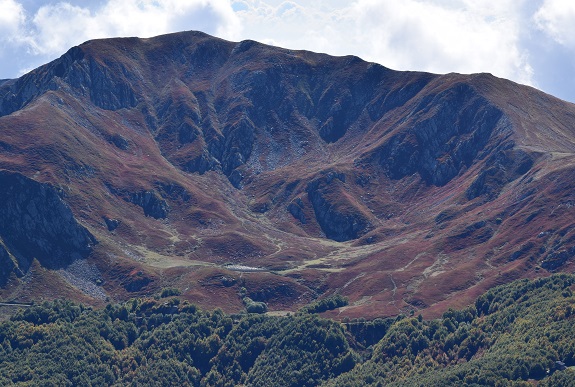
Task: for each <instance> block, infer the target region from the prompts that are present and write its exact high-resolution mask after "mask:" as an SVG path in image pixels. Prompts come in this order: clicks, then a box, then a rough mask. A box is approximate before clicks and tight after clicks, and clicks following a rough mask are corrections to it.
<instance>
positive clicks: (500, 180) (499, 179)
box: [466, 143, 534, 200]
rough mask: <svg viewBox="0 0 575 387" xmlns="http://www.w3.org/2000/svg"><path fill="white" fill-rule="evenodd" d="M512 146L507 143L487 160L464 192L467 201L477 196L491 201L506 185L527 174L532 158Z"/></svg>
mask: <svg viewBox="0 0 575 387" xmlns="http://www.w3.org/2000/svg"><path fill="white" fill-rule="evenodd" d="M513 146H514V144H513V143H509V144H508V145H507V146H505V147H504V149H503V150H501V151H500V152H497V153H496V154H494V155H492V156H491V157H490V158H489V159H488V161H487V163H485V168H484V169H482V171H481V172H480V173H479V174H478V176H477V177H476V178H475V180H473V182H472V183H471V185H470V186H469V188H468V189H467V191H466V195H467V198H468V199H469V200H472V199H475V198H477V197H479V196H484V197H485V199H486V200H493V199H495V198H497V196H499V193H500V192H501V190H502V189H503V187H505V185H506V184H508V183H510V182H512V181H514V180H515V179H517V178H519V177H520V176H522V175H524V174H526V173H527V172H529V170H530V169H531V167H532V166H533V163H534V158H533V156H532V155H529V154H527V153H526V152H524V151H522V150H520V149H514V147H513Z"/></svg>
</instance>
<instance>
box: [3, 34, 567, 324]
mask: <svg viewBox="0 0 575 387" xmlns="http://www.w3.org/2000/svg"><path fill="white" fill-rule="evenodd" d="M0 98H1V103H0V170H1V173H0V180H2V181H3V184H2V192H1V193H0V195H1V196H2V199H3V200H2V201H1V204H0V206H1V207H2V211H0V260H1V262H2V270H0V285H1V289H0V297H1V298H2V299H3V300H19V301H29V300H36V299H40V298H58V297H68V298H72V299H75V300H78V301H82V302H88V303H91V304H99V303H102V302H104V300H106V299H117V300H122V299H127V298H129V297H133V296H140V295H145V294H154V293H156V292H158V291H159V290H160V289H162V288H166V287H176V288H178V289H180V290H181V291H182V297H184V298H186V299H188V300H190V301H192V302H194V303H197V304H199V305H202V306H207V307H214V306H219V307H221V308H223V309H224V310H225V311H229V312H234V311H238V310H240V309H242V308H243V305H242V297H243V296H249V298H251V299H252V300H254V301H265V302H267V303H268V305H269V307H270V309H272V310H294V309H296V308H298V307H300V306H302V305H304V304H306V303H308V302H310V301H311V300H314V299H316V298H318V297H319V298H321V297H323V296H325V295H330V294H334V293H337V294H341V295H344V296H346V297H348V298H349V300H350V304H349V305H348V306H347V307H344V308H340V309H339V310H337V311H334V312H328V314H329V313H332V316H336V313H337V316H338V317H339V318H343V317H360V316H361V317H376V316H391V315H396V314H398V313H409V312H411V311H421V312H422V313H423V314H424V315H425V316H437V315H440V314H441V313H442V312H443V311H445V310H446V309H447V308H448V307H451V306H454V307H456V306H457V307H459V306H464V305H467V304H468V303H470V302H472V301H473V300H475V298H476V297H477V296H478V295H480V294H482V293H484V292H485V291H486V290H487V289H489V288H491V287H493V286H495V285H499V284H503V283H507V282H510V281H512V280H515V279H517V278H532V277H539V276H546V275H548V274H549V273H550V272H554V271H570V270H572V269H573V268H574V266H575V265H574V263H573V259H572V258H573V256H574V255H575V228H574V226H575V221H574V219H575V218H574V217H573V208H572V207H573V206H574V205H575V196H574V195H575V194H574V192H575V190H574V188H575V179H574V177H575V159H574V151H575V105H573V104H570V103H567V102H565V101H561V100H559V99H557V98H554V97H552V96H550V95H547V94H544V93H542V92H540V91H538V90H536V89H533V88H531V87H526V86H522V85H518V84H515V83H513V82H510V81H507V80H504V79H500V78H496V77H494V76H492V75H489V74H474V75H461V74H446V75H434V74H428V73H421V72H401V71H394V70H390V69H387V68H385V67H383V66H380V65H378V64H374V63H368V62H364V61H362V60H361V59H359V58H357V57H353V56H346V57H332V56H328V55H324V54H316V53H312V52H307V51H294V50H286V49H282V48H277V47H272V46H267V45H263V44H260V43H257V42H254V41H243V42H240V43H235V42H228V41H225V40H221V39H217V38H214V37H211V36H209V35H206V34H203V33H200V32H182V33H177V34H170V35H164V36H159V37H155V38H150V39H138V38H122V39H105V40H94V41H89V42H86V43H84V44H82V45H80V46H78V47H74V48H72V49H70V50H69V51H68V52H67V53H66V54H64V55H63V56H62V57H61V58H59V59H57V60H55V61H53V62H51V63H48V64H46V65H44V66H42V67H39V68H38V69H36V70H33V71H32V72H30V73H28V74H26V75H24V76H22V77H21V78H19V79H15V80H9V81H5V82H3V83H2V84H0ZM240 294H241V295H242V297H240Z"/></svg>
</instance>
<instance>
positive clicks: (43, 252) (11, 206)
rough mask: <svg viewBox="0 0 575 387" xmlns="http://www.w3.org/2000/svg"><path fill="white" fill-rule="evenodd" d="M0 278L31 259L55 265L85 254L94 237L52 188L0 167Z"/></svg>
mask: <svg viewBox="0 0 575 387" xmlns="http://www.w3.org/2000/svg"><path fill="white" fill-rule="evenodd" d="M0 186H1V187H2V190H1V191H0V239H1V241H2V245H0V260H1V261H2V272H1V277H2V279H1V281H4V282H5V281H6V279H7V277H8V276H9V275H10V272H12V271H14V272H15V273H16V274H18V275H22V273H25V272H27V271H28V268H29V267H30V265H31V263H32V260H33V259H37V260H38V261H39V262H40V264H41V265H43V266H44V267H47V268H51V269H56V268H61V267H64V266H66V265H68V264H70V263H71V262H73V261H74V260H76V259H81V258H86V257H87V256H88V254H89V253H90V252H91V250H92V247H93V246H94V244H96V243H97V242H96V239H95V238H94V237H93V236H92V234H90V232H89V231H87V230H86V229H85V228H84V227H82V226H81V225H80V224H78V222H77V221H76V220H75V219H74V215H73V214H72V212H71V211H70V208H69V207H68V206H67V205H66V204H65V203H64V202H63V201H62V199H61V198H60V196H59V195H58V192H57V191H56V189H55V188H54V187H52V186H49V185H46V184H40V183H37V182H35V181H34V180H31V179H28V178H26V177H24V176H22V175H20V174H17V173H11V172H7V171H0Z"/></svg>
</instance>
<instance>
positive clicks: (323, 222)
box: [307, 172, 372, 242]
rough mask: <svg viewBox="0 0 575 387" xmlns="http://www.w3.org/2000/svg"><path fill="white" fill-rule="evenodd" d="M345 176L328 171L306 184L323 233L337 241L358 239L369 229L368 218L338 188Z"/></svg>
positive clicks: (340, 188)
mask: <svg viewBox="0 0 575 387" xmlns="http://www.w3.org/2000/svg"><path fill="white" fill-rule="evenodd" d="M341 183H345V175H344V174H341V173H337V172H329V173H328V174H327V175H326V176H324V177H321V178H319V179H316V180H315V181H313V182H311V183H310V184H308V187H307V194H308V198H309V201H310V202H311V204H312V206H313V210H314V212H315V217H316V220H317V222H318V224H319V225H320V227H321V229H322V231H323V232H324V233H325V236H326V237H328V238H329V239H333V240H335V241H338V242H344V241H348V240H352V239H357V238H359V237H360V236H361V235H363V234H365V233H366V232H367V231H368V230H369V229H370V228H371V226H372V225H371V223H370V221H369V219H368V218H367V217H366V216H365V214H363V213H362V211H361V210H360V209H359V208H358V206H357V205H355V204H354V203H351V202H350V201H349V200H347V199H346V198H345V195H343V194H342V192H341V190H344V188H343V187H342V184H341Z"/></svg>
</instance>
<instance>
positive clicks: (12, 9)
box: [0, 0, 26, 41]
mask: <svg viewBox="0 0 575 387" xmlns="http://www.w3.org/2000/svg"><path fill="white" fill-rule="evenodd" d="M25 20H26V16H25V13H24V7H22V5H21V4H20V3H17V2H16V1H14V0H0V40H4V41H12V40H14V39H15V38H16V37H17V36H18V33H19V31H20V29H21V28H22V26H23V24H24V21H25Z"/></svg>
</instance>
